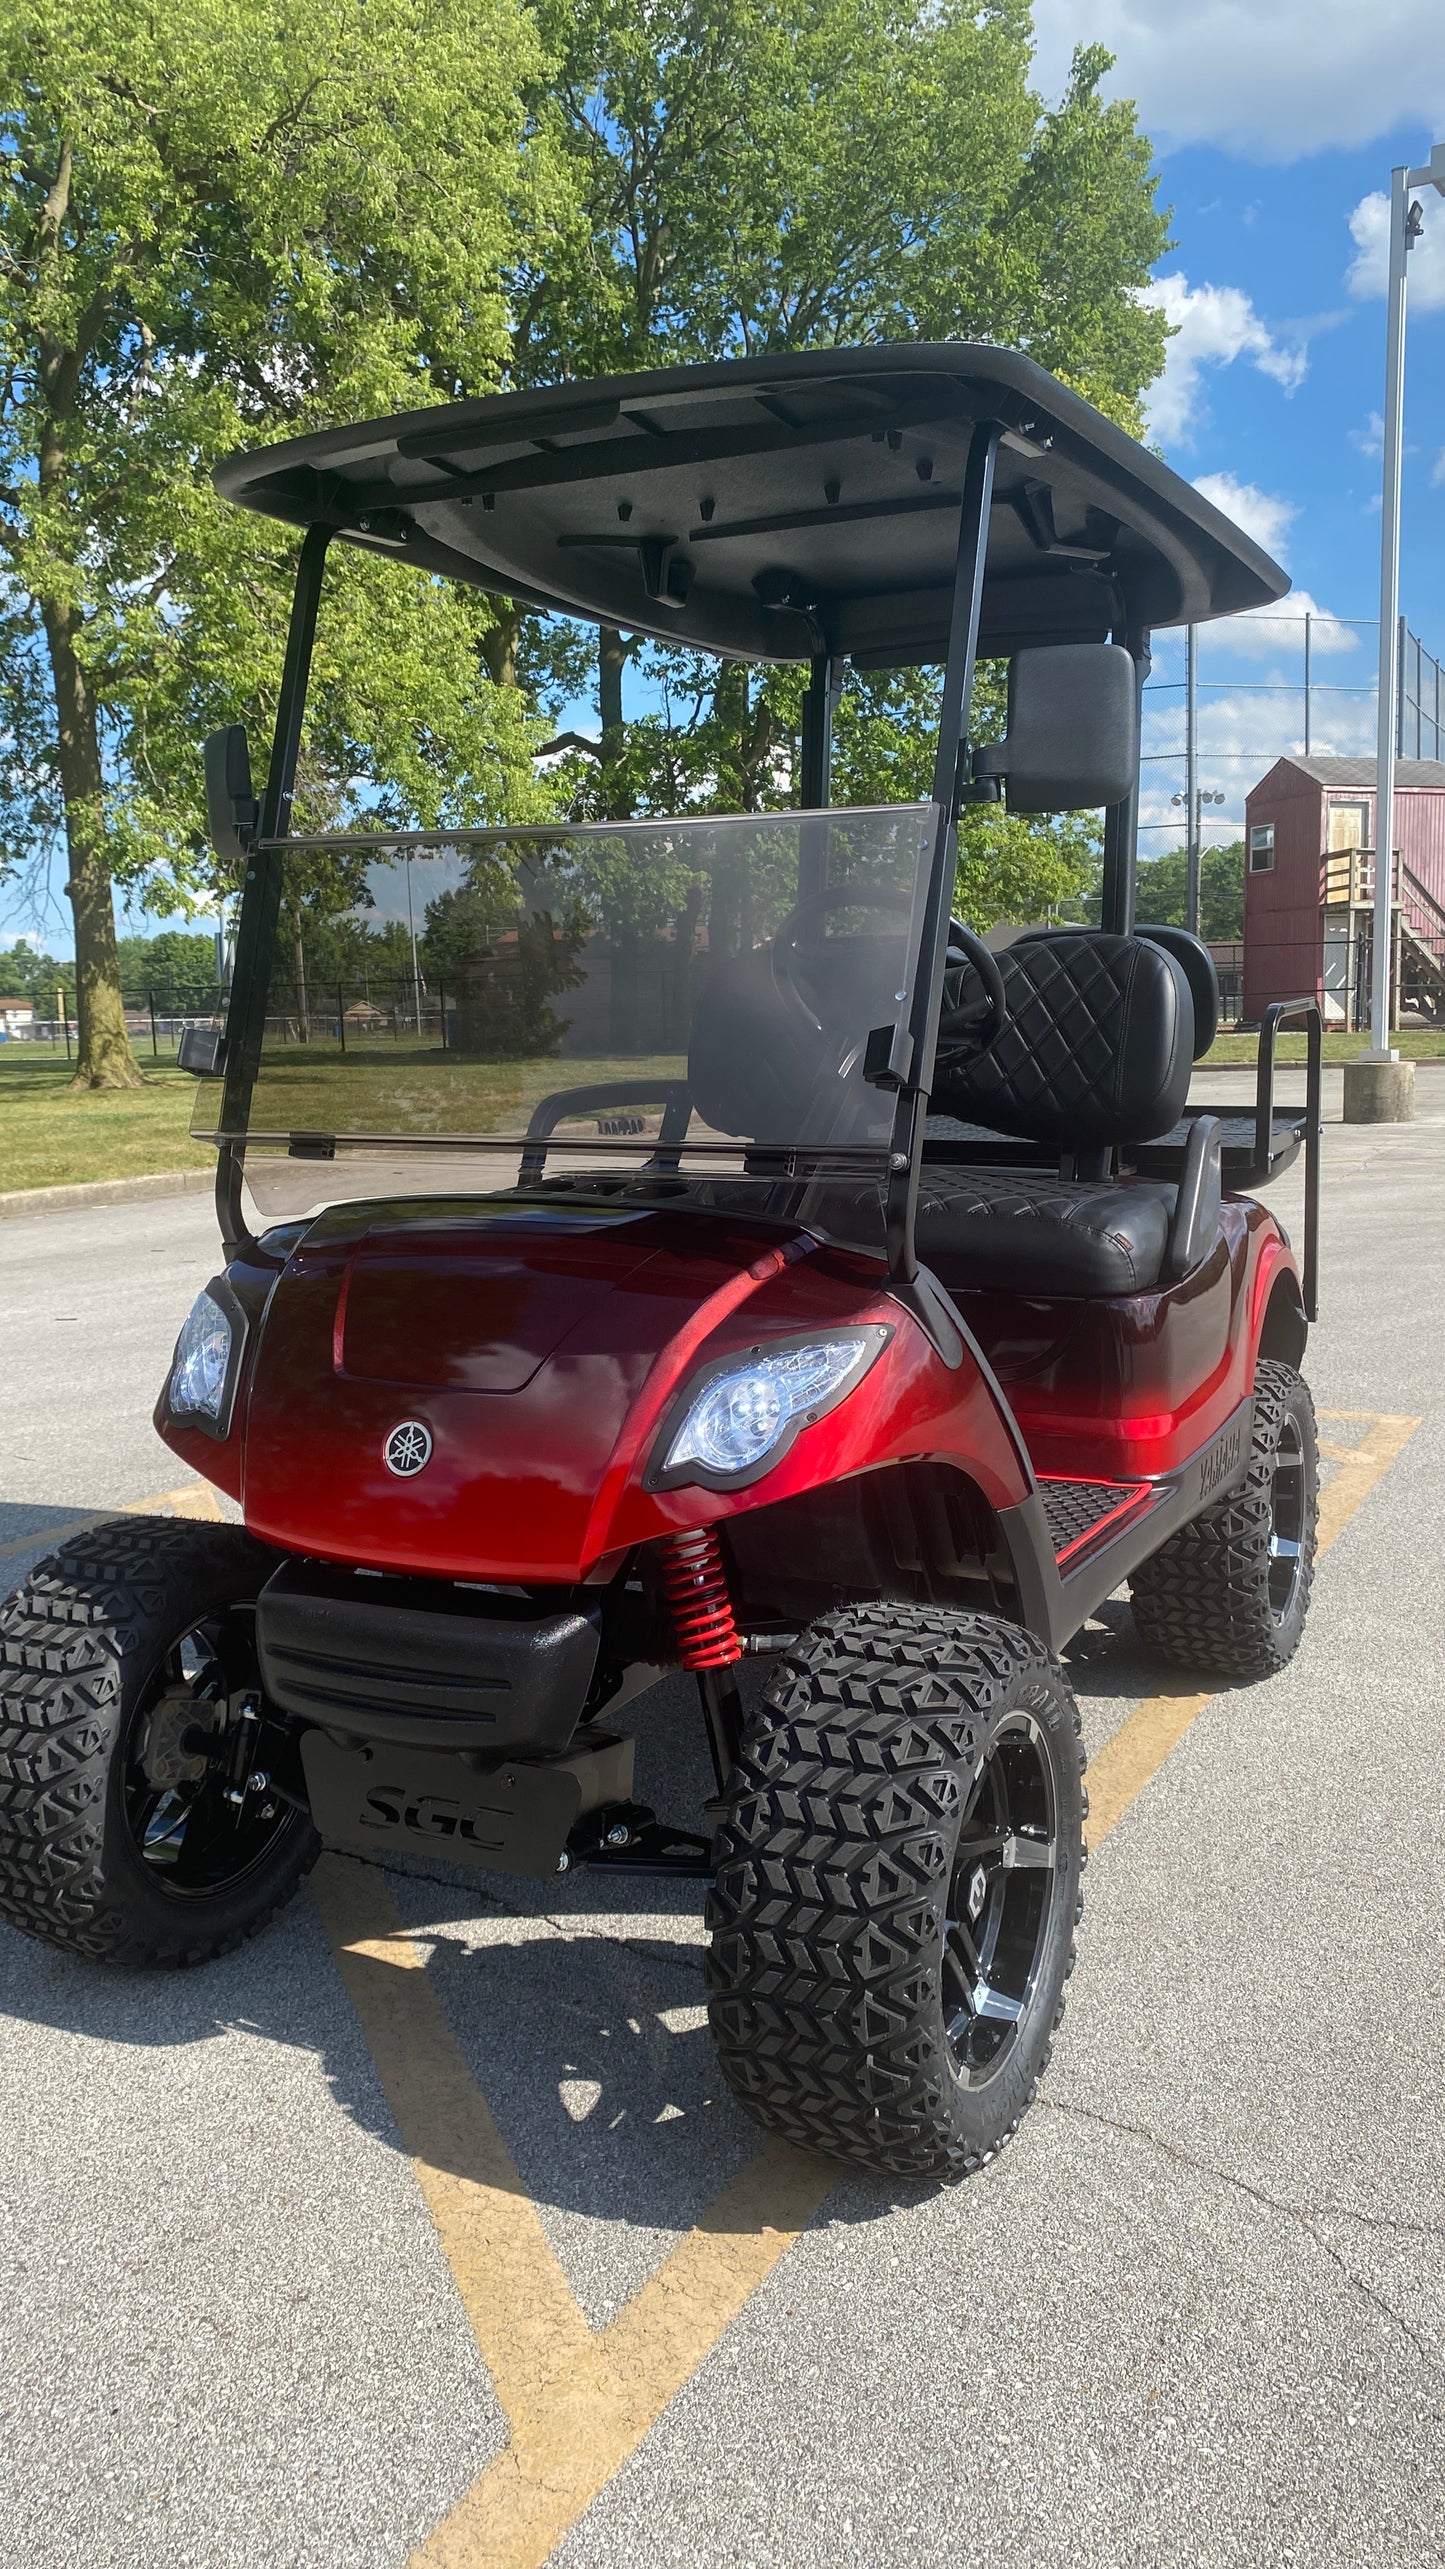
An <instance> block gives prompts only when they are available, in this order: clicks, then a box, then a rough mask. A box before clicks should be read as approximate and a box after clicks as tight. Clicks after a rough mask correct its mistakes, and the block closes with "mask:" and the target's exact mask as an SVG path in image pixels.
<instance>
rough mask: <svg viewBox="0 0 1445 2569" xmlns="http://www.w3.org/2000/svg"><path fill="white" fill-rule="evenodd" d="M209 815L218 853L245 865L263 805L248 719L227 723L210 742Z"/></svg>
mask: <svg viewBox="0 0 1445 2569" xmlns="http://www.w3.org/2000/svg"><path fill="white" fill-rule="evenodd" d="M205 758H206V819H207V822H208V823H209V826H210V832H211V845H212V847H213V848H214V849H215V851H216V854H217V856H222V857H225V858H226V859H227V860H228V861H229V863H231V864H232V865H244V864H245V861H246V858H247V855H248V854H249V852H250V847H251V842H252V840H253V839H254V837H255V835H256V823H257V821H258V820H259V819H260V807H259V805H258V804H257V801H256V797H255V794H254V793H253V791H252V788H251V749H250V743H249V742H248V740H247V738H246V726H245V724H244V723H227V725H226V727H225V729H224V730H223V731H213V732H212V734H211V736H210V738H209V740H208V741H207V743H206V749H205Z"/></svg>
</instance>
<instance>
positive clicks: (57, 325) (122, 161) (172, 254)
mask: <svg viewBox="0 0 1445 2569" xmlns="http://www.w3.org/2000/svg"><path fill="white" fill-rule="evenodd" d="M541 68H542V57H541V53H540V49H539V45H538V40H537V36H536V32H535V29H534V26H533V23H532V21H531V19H530V18H529V17H528V15H527V14H526V11H525V8H524V7H523V5H522V0H365V4H364V5H362V0H341V4H340V5H337V0H189V5H188V6H187V7H186V8H184V9H172V10H160V11H157V10H155V9H154V8H153V7H151V6H150V5H149V0H13V5H12V6H11V7H10V9H9V10H8V11H7V12H6V13H5V16H4V20H3V23H0V172H3V180H0V566H3V571H4V579H3V583H0V653H3V670H4V677H3V686H4V701H3V704H0V722H3V725H4V728H5V730H6V732H7V734H8V740H7V758H6V762H5V768H4V774H3V777H0V850H3V852H4V854H5V855H6V856H8V858H9V860H10V862H11V863H12V864H13V863H15V862H17V861H20V860H21V859H22V858H23V856H24V855H25V853H26V851H28V850H33V848H34V847H35V845H36V844H37V842H40V843H42V844H44V843H45V842H46V841H47V840H49V839H53V838H59V837H63V839H64V842H65V845H66V848H67V852H68V860H69V884H68V889H69V894H70V900H71V904H72V908H73V911H74V919H75V939H76V976H77V985H78V997H79V1018H80V1047H79V1055H78V1063H77V1074H76V1075H77V1080H78V1081H79V1082H81V1083H85V1084H91V1085H100V1084H114V1083H129V1082H132V1081H134V1080H136V1079H138V1078H139V1076H140V1074H139V1072H138V1070H137V1068H136V1066H135V1063H134V1061H133V1059H132V1057H131V1054H130V1049H129V1046H128V1043H127V1040H126V1035H125V1027H124V1021H123V1017H122V1014H121V1008H120V996H119V988H118V982H117V972H116V950H115V926H114V913H113V907H112V884H113V881H116V880H119V881H121V882H123V883H124V884H126V885H127V886H135V885H138V884H145V885H147V887H148V890H147V898H148V900H149V901H150V903H151V906H152V907H156V906H158V905H159V906H165V905H166V904H167V903H169V904H172V905H174V906H178V907H181V908H184V907H185V906H186V903H187V900H188V898H189V897H190V895H191V893H192V892H193V891H194V890H195V889H196V888H197V886H198V885H201V884H207V885H208V884H209V882H210V880H211V874H212V869H211V867H210V861H209V857H208V853H207V850H206V846H205V839H204V830H203V819H202V811H201V793H200V739H201V736H202V734H203V733H204V732H205V731H206V730H207V729H208V728H210V726H211V725H212V724H213V723H215V722H219V721H223V720H230V719H235V718H236V717H238V716H243V717H249V718H251V720H252V721H253V722H254V723H255V725H256V726H257V728H258V730H259V731H260V732H261V733H262V734H263V735H264V732H265V730H266V727H267V719H268V715H269V711H270V708H271V706H272V704H273V703H274V697H275V690H276V683H277V675H278V670H279V660H280V647H281V637H282V635H283V633H284V614H285V598H286V592H287V588H288V584H289V575H290V571H291V567H292V562H293V559H294V541H293V540H292V539H291V538H290V537H288V535H287V534H286V533H285V531H284V530H282V529H280V528H277V527H275V526H268V525H266V524H265V523H264V522H259V521H255V520H248V519H246V518H244V517H242V516H241V514H240V513H239V512H237V511H234V510H231V509H226V508H223V507H222V505H221V504H220V503H219V502H218V501H217V500H216V499H215V497H214V496H213V494H212V491H211V488H210V483H209V471H210V467H211V464H212V463H213V461H214V460H215V458H216V457H217V456H218V455H220V454H221V453H223V452H224V451H225V450H227V449H228V448H230V447H232V446H235V445H239V444H242V443H254V442H256V441H257V440H261V439H265V438H268V437H276V436H281V435H289V434H293V433H295V432H297V431H299V430H301V429H304V428H306V427H309V426H313V425H317V424H320V423H323V422H327V421H332V420H336V419H344V418H347V417H352V416H356V415H365V414H366V413H367V412H370V411H385V410H388V409H392V408H396V407H401V406H403V405H411V404H421V403H425V402H427V401H429V400H433V399H438V398H448V399H449V398H453V397H455V396H457V395H460V394H462V393H465V392H473V393H475V392H478V391H485V390H487V389H488V388H489V387H491V386H492V385H494V384H495V383H496V382H497V381H498V380H499V376H500V372H501V369H502V367H503V365H504V362H505V358H506V354H507V348H508V342H509V314H508V308H507V304H506V300H505V295H504V292H503V286H502V277H503V270H504V266H505V263H506V260H507V257H508V254H509V250H510V245H511V239H512V228H511V227H512V223H513V221H514V220H515V217H516V214H517V212H518V210H519V208H524V207H525V203H526V195H527V190H528V189H531V191H532V194H533V197H534V199H535V204H536V209H537V214H538V220H539V222H541V221H543V220H544V219H545V215H546V205H547V187H548V182H547V178H546V171H547V167H548V146H547V144H546V142H545V140H544V139H543V138H541V137H539V138H537V140H536V141H535V143H534V146H533V148H532V150H531V152H530V154H529V155H528V156H527V158H526V160H525V162H524V161H523V160H522V158H521V141H522V136H521V116H520V107H519V99H518V83H519V82H524V83H525V82H531V83H535V82H536V80H537V79H538V78H539V76H540V72H541ZM338 554H339V555H344V556H345V558H338V559H336V561H335V566H334V569H333V571H332V572H331V573H329V574H328V583H329V595H328V612H327V615H326V617H325V619H324V621H323V635H322V644H321V652H320V657H319V662H318V670H317V702H316V712H315V716H314V719H313V721H312V724H311V727H310V733H309V738H308V753H307V756H308V764H307V770H306V774H305V777H304V779H303V784H304V787H305V793H304V795H303V800H302V810H303V812H305V811H306V810H308V809H309V810H311V811H313V812H316V813H318V814H324V815H325V816H326V817H328V818H331V817H334V816H335V815H336V813H337V812H338V811H339V810H340V809H343V808H344V807H345V805H346V803H347V799H348V793H349V788H350V782H351V780H352V779H354V778H355V777H356V776H357V775H358V773H362V774H367V775H369V776H370V777H371V778H372V779H373V780H374V782H375V783H376V785H377V786H378V787H379V788H380V789H381V791H382V795H383V808H384V809H385V810H386V812H387V816H388V817H415V818H418V819H423V820H426V819H432V818H438V817H455V818H458V819H461V818H467V817H480V816H484V815H485V816H491V815H493V814H495V813H497V812H498V811H499V810H500V809H501V808H502V807H503V806H504V805H511V806H512V807H513V809H515V808H516V805H517V803H518V800H519V798H520V799H521V800H523V801H525V800H526V798H527V796H528V794H529V793H530V792H531V790H532V789H531V785H530V778H531V766H530V757H529V752H530V748H531V746H532V735H531V733H530V731H529V727H528V724H527V721H526V719H525V707H524V703H523V700H522V699H521V698H520V697H519V696H518V694H517V692H516V690H515V689H513V688H505V687H504V688H498V687H496V686H494V685H493V683H492V681H491V679H490V677H489V676H486V675H484V674H482V673H481V668H480V664H479V657H478V655H479V651H480V649H481V646H482V644H483V642H484V640H485V637H486V634H487V631H488V627H489V623H490V614H489V610H488V608H487V606H486V604H485V602H484V601H482V600H481V599H480V598H478V597H476V596H460V595H458V593H456V592H455V591H452V592H446V591H443V590H442V589H441V588H440V587H439V586H438V585H436V584H434V583H431V582H428V581H425V580H422V579H419V578H414V577H412V578H409V577H408V576H407V575H406V574H405V573H402V572H400V571H398V570H397V569H396V568H394V567H392V566H388V565H383V564H380V563H377V562H374V561H370V560H367V559H365V558H363V557H362V556H360V555H357V554H354V553H351V552H350V551H349V549H348V548H338Z"/></svg>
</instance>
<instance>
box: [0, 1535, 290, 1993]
mask: <svg viewBox="0 0 1445 2569" xmlns="http://www.w3.org/2000/svg"><path fill="white" fill-rule="evenodd" d="M273 1560H274V1556H272V1555H270V1554H268V1553H266V1552H264V1551H263V1550H262V1549H261V1547H260V1546H259V1545H258V1544H255V1543H253V1542H252V1541H251V1539H250V1537H249V1536H248V1535H246V1534H244V1533H243V1532H242V1531H241V1529H240V1528H239V1527H238V1526H223V1525H200V1524H195V1523H193V1522H190V1521H188V1520H185V1519H178V1518H171V1517H121V1518H118V1519H115V1520H113V1521H112V1522H111V1523H109V1524H107V1525H101V1526H97V1527H96V1528H95V1529H94V1531H93V1532H91V1533H88V1534H85V1535H81V1536H77V1537H76V1539H75V1540H74V1541H73V1542H71V1543H68V1544H65V1545H63V1546H62V1548H61V1549H60V1550H59V1551H58V1552H55V1553H52V1554H51V1556H50V1558H49V1559H48V1560H47V1561H42V1562H41V1563H40V1564H39V1565H38V1566H37V1568H35V1569H34V1570H32V1572H31V1573H30V1576H29V1578H28V1579H27V1580H25V1582H24V1583H23V1585H22V1586H21V1587H19V1588H18V1589H17V1590H16V1591H15V1593H14V1595H13V1596H11V1597H10V1598H8V1599H7V1600H6V1603H5V1605H4V1607H3V1609H0V1916H4V1917H6V1918H8V1919H9V1920H10V1921H11V1923H12V1925H14V1926H17V1927H20V1928H22V1929H23V1930H24V1932H25V1933H26V1934H27V1935H30V1936H36V1937H39V1938H40V1939H42V1940H43V1941H44V1942H45V1943H47V1944H53V1945H59V1946H62V1947H63V1948H64V1949H65V1950H66V1951H68V1952H70V1953H75V1954H82V1955H85V1956H87V1957H89V1958H91V1959H93V1960H97V1961H110V1962H120V1963H131V1964H156V1965H162V1966H170V1967H172V1968H174V1967H176V1966H178V1965H181V1964H185V1963H194V1962H203V1961H205V1960H207V1959H209V1958H210V1957H211V1956H212V1955H215V1954H221V1953H225V1952H227V1951H228V1950H229V1949H230V1947H231V1946H233V1945H237V1944H240V1943H241V1942H242V1941H243V1939H244V1938H245V1937H247V1936H249V1935H253V1934H255V1932H256V1930H257V1929H258V1928H260V1927H262V1926H264V1925H265V1924H266V1922H267V1920H268V1919H269V1918H271V1917H272V1916H273V1915H274V1913H275V1912H276V1910H277V1909H278V1908H279V1907H280V1906H281V1904H282V1902H283V1901H285V1900H287V1899H289V1897H290V1895H291V1893H292V1892H293V1891H294V1890H295V1888H296V1885H297V1884H298V1882H299V1881H300V1880H301V1878H302V1875H303V1874H304V1873H306V1872H307V1871H308V1870H309V1868H310V1866H311V1865H312V1864H313V1863H314V1862H315V1859H316V1855H317V1852H318V1848H319V1840H318V1839H317V1836H316V1833H315V1831H314V1829H313V1828H312V1826H311V1822H310V1820H309V1818H308V1817H307V1816H306V1814H305V1813H304V1812H303V1811H301V1810H298V1809H297V1808H296V1807H295V1806H294V1804H293V1803H292V1802H291V1801H289V1800H288V1799H286V1798H285V1797H284V1796H283V1795H282V1794H281V1793H280V1792H279V1791H278V1790H277V1788H276V1771H277V1768H278V1766H279V1765H280V1764H281V1762H282V1761H283V1760H284V1759H285V1757H286V1756H287V1753H288V1750H289V1741H288V1740H287V1739H286V1737H285V1736H284V1735H283V1733H282V1732H281V1730H280V1728H279V1726H278V1725H276V1724H275V1723H274V1722H273V1721H272V1719H271V1718H270V1717H269V1716H268V1713H267V1710H266V1707H265V1704H264V1701H263V1699H262V1695H261V1689H260V1684H259V1680H258V1674H257V1667H256V1655H255V1600H256V1597H257V1595H258V1593H259V1591H260V1588H261V1586H262V1583H263V1582H264V1580H265V1579H266V1577H267V1575H268V1573H269V1571H270V1570H271V1568H272V1566H273Z"/></svg>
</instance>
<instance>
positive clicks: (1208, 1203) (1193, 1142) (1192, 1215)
mask: <svg viewBox="0 0 1445 2569" xmlns="http://www.w3.org/2000/svg"><path fill="white" fill-rule="evenodd" d="M1220 1143H1221V1133H1220V1124H1219V1117H1218V1116H1217V1115H1196V1116H1195V1117H1194V1119H1193V1122H1192V1123H1191V1125H1190V1128H1189V1139H1188V1141H1187V1142H1186V1143H1185V1146H1184V1166H1183V1168H1182V1170H1181V1171H1180V1176H1179V1186H1178V1190H1177V1192H1176V1194H1175V1198H1174V1218H1173V1220H1172V1222H1171V1223H1170V1225H1169V1239H1168V1244H1167V1246H1166V1248H1165V1251H1164V1267H1163V1274H1164V1281H1165V1283H1166V1284H1177V1283H1178V1282H1179V1279H1180V1277H1181V1276H1187V1275H1189V1274H1190V1273H1191V1272H1192V1270H1193V1269H1194V1268H1195V1267H1197V1266H1198V1264H1199V1262H1200V1260H1201V1258H1207V1257H1208V1255H1209V1252H1210V1250H1211V1249H1212V1248H1213V1246H1214V1243H1215V1240H1216V1239H1217V1237H1218V1235H1219V1206H1220V1199H1221V1197H1222V1196H1223V1193H1224V1170H1223V1160H1222V1154H1221V1149H1220Z"/></svg>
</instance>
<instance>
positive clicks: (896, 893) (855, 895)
mask: <svg viewBox="0 0 1445 2569" xmlns="http://www.w3.org/2000/svg"><path fill="white" fill-rule="evenodd" d="M912 907H913V895H912V893H911V892H905V891H904V890H903V889H902V888H901V886H900V885H898V884H896V883H879V884H876V885H874V886H873V887H872V888H871V889H868V888H866V887H865V886H863V885H861V884H857V883H831V884H829V886H828V889H827V890H826V892H810V893H809V894H808V896H807V898H806V900H803V901H798V902H795V903H794V905H793V908H792V909H791V910H790V911H789V912H788V915H787V917H786V918H785V919H784V920H783V921H782V923H781V925H780V926H779V928H778V930H777V933H776V935H775V936H774V938H773V943H772V950H771V960H772V970H773V988H774V989H775V990H776V992H777V994H778V997H779V998H780V999H782V1000H784V1001H785V1002H786V1003H787V1005H788V1006H789V1007H790V1008H791V1009H792V1010H793V1011H794V1013H795V1014H796V1015H797V1016H799V1017H801V1019H802V1020H803V1023H804V1024H805V1025H806V1026H807V1028H808V1030H809V1032H810V1033H811V1034H814V1035H821V1033H822V1031H823V1020H822V1018H821V1017H819V1016H816V1015H815V1014H814V1011H813V1010H812V1009H811V1008H810V1007H809V1005H808V1003H807V1000H806V999H805V998H804V997H803V994H802V992H801V990H800V989H799V988H798V984H797V980H796V977H795V959H796V950H797V944H798V936H799V933H800V931H801V930H802V928H803V927H804V926H805V925H806V923H807V921H808V920H809V919H816V918H823V917H825V916H826V915H827V913H828V912H829V911H830V910H911V909H912ZM989 960H990V962H992V960H993V958H992V956H990V958H989ZM1002 987H1003V985H1002V983H1000V984H999V988H1000V991H1002Z"/></svg>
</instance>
